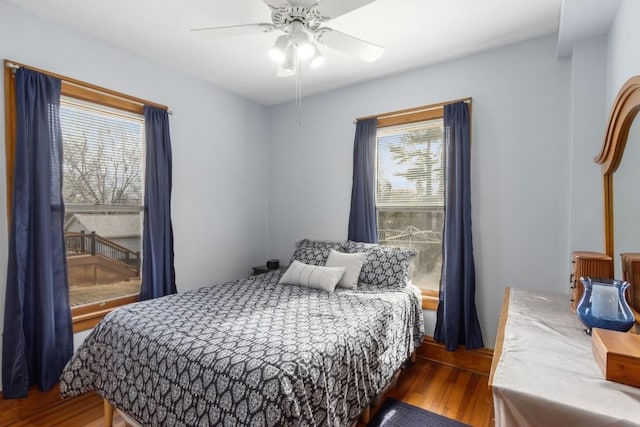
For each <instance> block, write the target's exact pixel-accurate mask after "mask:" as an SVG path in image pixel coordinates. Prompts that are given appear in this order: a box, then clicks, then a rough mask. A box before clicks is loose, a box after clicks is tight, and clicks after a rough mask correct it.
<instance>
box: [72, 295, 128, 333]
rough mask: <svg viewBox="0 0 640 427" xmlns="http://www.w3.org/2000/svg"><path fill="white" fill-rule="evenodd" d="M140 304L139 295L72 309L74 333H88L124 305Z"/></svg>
mask: <svg viewBox="0 0 640 427" xmlns="http://www.w3.org/2000/svg"><path fill="white" fill-rule="evenodd" d="M134 302H138V295H129V296H126V297H121V298H114V299H111V300H108V301H102V302H97V303H93V304H86V305H81V306H78V307H74V308H72V309H71V318H72V320H73V332H74V333H75V332H80V331H86V330H87V329H91V328H93V327H94V326H96V325H97V324H98V323H99V322H100V321H101V320H102V319H104V316H106V315H107V314H109V313H111V312H112V311H113V310H115V309H116V308H119V307H122V306H123V305H127V304H132V303H134Z"/></svg>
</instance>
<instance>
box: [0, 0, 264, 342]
mask: <svg viewBox="0 0 640 427" xmlns="http://www.w3.org/2000/svg"><path fill="white" fill-rule="evenodd" d="M0 58H8V59H12V60H14V61H18V62H22V63H25V64H29V65H32V66H34V67H38V68H42V69H46V70H49V71H53V72H56V73H60V74H63V75H67V76H69V77H73V78H77V79H80V80H83V81H86V82H89V83H93V84H97V85H99V86H104V87H107V88H110V89H114V90H118V91H121V92H125V93H128V94H131V95H134V96H137V97H140V98H145V99H149V100H151V101H155V102H159V103H162V104H165V105H168V106H169V107H170V108H171V110H173V111H174V112H175V114H174V115H173V116H171V117H170V125H171V137H172V146H173V167H174V170H173V201H172V209H173V226H174V232H175V254H176V255H175V257H176V258H175V261H176V276H177V277H176V280H177V284H178V290H179V291H180V292H184V291H186V290H189V289H193V288H197V287H200V286H203V285H207V284H212V283H217V282H221V281H225V280H229V279H235V278H238V277H240V276H244V275H247V274H249V272H250V267H251V266H252V265H258V264H262V263H263V262H264V260H265V259H266V250H267V241H266V238H267V231H266V230H267V222H266V215H265V211H266V208H267V195H266V193H267V184H266V182H267V164H266V162H265V158H266V157H267V149H268V145H267V141H266V137H265V135H266V133H267V129H268V121H267V120H268V116H267V110H266V108H265V107H264V106H261V105H259V104H256V103H254V102H251V101H248V100H246V99H244V98H241V97H238V96H237V95H234V94H232V93H230V92H227V91H225V90H221V89H219V88H217V87H215V86H212V85H210V84H206V83H203V82H200V81H198V80H195V79H193V78H190V77H188V76H187V75H185V74H183V73H181V72H179V71H177V70H170V69H166V68H163V67H161V66H159V65H157V64H154V63H151V62H149V61H147V60H145V59H143V58H141V57H139V56H135V55H132V54H130V53H128V52H126V51H123V50H120V49H117V48H115V47H113V46H110V45H108V44H105V43H102V42H100V41H98V40H96V39H94V38H90V37H87V36H84V35H82V34H79V33H77V32H75V31H73V30H70V29H68V28H65V27H60V26H57V25H53V24H51V23H49V22H47V21H44V20H41V19H39V18H38V17H36V16H34V15H31V14H29V13H27V12H24V11H22V10H21V9H19V8H17V7H15V6H13V5H10V4H8V3H6V2H3V1H0ZM0 90H4V89H3V88H2V89H0ZM0 98H2V99H4V93H3V92H2V93H0ZM0 117H4V102H1V103H0ZM0 135H4V120H0ZM4 181H5V159H4V150H0V224H2V226H0V328H1V327H2V322H3V319H4V315H3V311H4V297H5V291H4V290H5V281H4V279H3V278H4V277H6V263H7V231H6V230H7V228H6V226H5V224H6V206H5V200H6V185H5V182H4ZM84 335H86V334H81V335H79V336H78V337H76V338H79V337H82V336H84Z"/></svg>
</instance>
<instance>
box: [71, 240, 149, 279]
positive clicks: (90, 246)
mask: <svg viewBox="0 0 640 427" xmlns="http://www.w3.org/2000/svg"><path fill="white" fill-rule="evenodd" d="M64 242H65V246H66V249H67V255H70V256H73V255H103V256H106V257H108V258H111V259H113V260H115V261H118V262H121V263H124V264H126V265H127V266H128V267H129V268H130V269H132V270H134V271H135V272H136V275H138V276H140V252H139V251H137V252H136V251H132V250H131V249H129V248H125V247H124V246H121V245H119V244H117V243H114V242H112V241H111V240H109V239H106V238H104V237H102V236H99V235H97V234H96V233H95V231H92V232H91V233H90V234H87V233H85V232H84V231H81V232H80V233H65V235H64Z"/></svg>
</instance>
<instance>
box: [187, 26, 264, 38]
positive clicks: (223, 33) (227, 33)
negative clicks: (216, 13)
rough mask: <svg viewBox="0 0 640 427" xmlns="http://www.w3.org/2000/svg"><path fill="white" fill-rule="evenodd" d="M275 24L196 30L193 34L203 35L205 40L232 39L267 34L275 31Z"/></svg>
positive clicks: (193, 30)
mask: <svg viewBox="0 0 640 427" xmlns="http://www.w3.org/2000/svg"><path fill="white" fill-rule="evenodd" d="M274 28H275V26H274V25H273V24H264V23H263V24H244V25H230V26H228V27H212V28H194V29H192V30H191V32H193V33H196V34H198V35H201V36H202V37H203V38H216V37H232V36H242V35H244V34H253V33H267V32H269V31H271V30H273V29H274Z"/></svg>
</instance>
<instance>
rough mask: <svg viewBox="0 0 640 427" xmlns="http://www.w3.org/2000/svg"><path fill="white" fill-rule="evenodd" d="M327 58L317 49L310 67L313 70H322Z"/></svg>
mask: <svg viewBox="0 0 640 427" xmlns="http://www.w3.org/2000/svg"><path fill="white" fill-rule="evenodd" d="M326 60H327V58H325V56H324V55H323V54H322V52H320V49H318V48H317V47H316V49H315V52H314V54H313V57H312V58H311V62H309V66H310V67H311V68H313V69H315V68H320V67H322V65H323V64H324V63H325V61H326Z"/></svg>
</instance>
